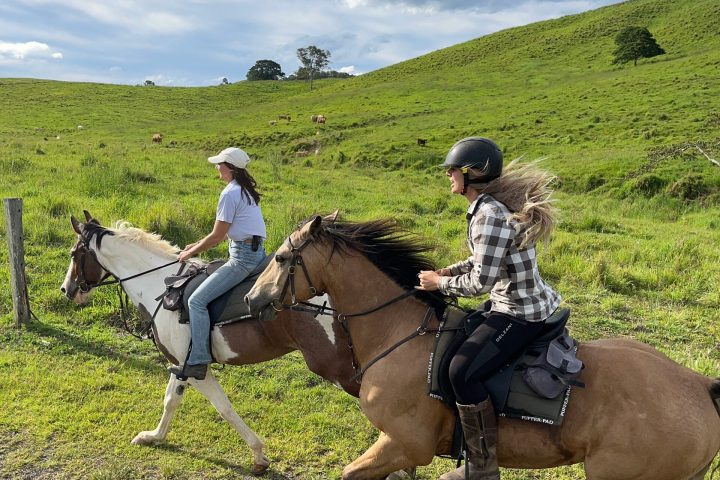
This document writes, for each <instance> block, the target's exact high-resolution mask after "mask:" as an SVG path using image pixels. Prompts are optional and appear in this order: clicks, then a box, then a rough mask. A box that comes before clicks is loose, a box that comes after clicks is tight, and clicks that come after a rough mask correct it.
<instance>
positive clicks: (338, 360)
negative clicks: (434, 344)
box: [61, 211, 360, 474]
mask: <svg viewBox="0 0 720 480" xmlns="http://www.w3.org/2000/svg"><path fill="white" fill-rule="evenodd" d="M85 218H86V223H79V222H78V221H77V220H75V218H72V219H71V222H72V226H73V229H74V230H75V232H76V233H77V234H78V241H77V243H76V244H75V246H74V247H73V249H72V251H71V261H70V265H69V267H68V271H67V274H66V276H65V280H64V282H63V284H62V287H61V291H62V292H63V293H64V294H65V295H66V296H67V297H68V298H70V299H71V300H74V301H75V302H76V303H79V304H83V303H85V302H86V300H87V298H88V295H89V292H90V291H91V290H92V289H93V288H95V287H97V286H99V285H101V284H103V283H104V279H105V278H106V277H107V276H108V275H110V274H111V275H113V276H115V277H116V278H118V279H120V280H121V285H122V287H123V288H124V289H125V291H126V293H127V295H128V297H129V298H130V299H131V300H132V302H133V303H134V304H135V305H136V306H137V308H138V310H139V311H140V312H141V314H142V315H143V316H144V317H145V320H146V321H148V322H149V321H151V318H150V317H152V314H151V313H150V312H156V314H155V316H154V319H153V320H152V323H151V326H152V334H153V337H154V340H155V342H156V344H157V346H158V348H159V350H160V351H161V352H162V353H163V355H164V356H165V358H167V360H168V361H170V362H171V363H173V364H176V365H177V364H178V363H181V361H182V359H184V358H185V355H186V353H187V349H188V345H189V342H190V327H189V325H188V324H180V323H179V312H177V311H174V312H173V311H169V310H165V309H163V308H157V307H158V300H156V299H155V298H156V297H157V296H158V294H160V293H162V292H163V291H164V289H165V285H164V283H163V279H164V278H165V277H166V276H169V275H171V274H174V273H175V272H176V271H177V269H178V265H177V264H176V263H177V262H174V260H176V256H177V253H178V251H179V249H178V248H176V247H174V246H172V245H171V244H170V243H168V242H167V241H164V240H162V239H160V237H159V236H158V235H155V234H151V233H147V232H144V231H143V230H140V229H138V228H133V227H129V226H128V225H126V224H121V225H119V227H118V228H105V227H102V226H100V224H99V223H98V222H97V221H96V220H94V219H93V218H92V216H91V215H90V214H89V213H88V212H87V211H86V212H85ZM101 245H102V248H101ZM193 261H195V260H193ZM158 266H160V267H162V268H159V269H157V267H158ZM136 275H137V276H136ZM128 277H133V278H128ZM123 279H126V280H124V281H123ZM156 309H157V310H156ZM212 347H213V357H214V358H215V359H216V361H217V362H219V363H225V364H230V365H246V364H250V363H258V362H264V361H267V360H271V359H273V358H277V357H280V356H282V355H285V354H286V353H289V352H291V351H293V350H300V351H301V353H302V355H303V357H304V358H305V362H306V363H307V365H308V367H309V368H310V370H312V371H313V372H314V373H316V374H318V375H320V376H321V377H323V378H325V379H326V380H328V381H330V382H332V383H334V384H335V385H337V386H338V387H341V388H342V389H344V390H345V391H346V392H347V393H349V394H351V395H353V396H355V397H357V396H358V391H359V387H360V385H359V383H357V382H356V381H354V380H353V379H352V377H353V374H354V371H353V368H352V365H351V363H352V355H351V354H350V351H349V349H348V347H347V342H346V338H345V333H344V332H343V331H342V330H341V329H340V326H339V325H338V324H337V322H335V321H333V318H332V317H331V316H328V315H323V316H318V317H317V318H315V317H314V316H313V315H310V314H309V313H305V312H297V311H296V312H291V311H287V312H283V313H281V314H278V315H277V316H276V317H275V318H274V319H272V320H270V321H263V322H261V321H259V320H258V319H257V318H255V319H249V320H243V321H239V322H234V323H229V324H225V325H222V326H220V327H216V328H214V329H213V331H212ZM188 383H189V384H190V385H192V386H194V387H195V388H197V389H198V390H199V391H200V392H201V393H202V394H203V395H204V396H205V397H206V398H207V399H208V400H210V402H211V403H212V404H213V406H215V408H216V409H217V410H218V412H219V413H220V415H222V417H223V418H224V419H225V420H227V421H228V423H230V424H231V425H232V426H233V427H234V428H235V430H237V432H238V433H239V434H240V435H241V436H242V438H243V440H245V442H246V443H247V444H248V446H249V447H250V449H251V450H252V454H253V462H254V464H253V467H252V472H253V473H255V474H259V473H262V472H264V471H265V470H266V469H267V468H268V466H269V464H270V461H269V460H268V458H267V457H266V456H265V454H264V444H263V442H262V440H260V438H258V436H257V435H256V434H255V433H254V432H253V431H252V430H251V429H250V428H249V427H248V426H247V425H246V424H245V422H244V421H243V420H242V419H241V418H240V416H239V415H238V414H237V413H236V412H235V410H234V409H233V407H232V405H231V404H230V401H229V400H228V398H227V395H226V394H225V392H224V391H223V389H222V387H221V386H220V384H219V383H218V381H217V379H215V377H214V376H213V375H212V371H211V370H210V371H208V374H207V376H206V377H205V379H204V380H201V381H200V380H196V379H194V378H190V379H188V380H187V381H181V380H178V379H177V378H175V376H174V375H170V379H169V381H168V384H167V388H166V390H165V401H164V410H163V415H162V418H161V419H160V422H159V424H158V426H157V427H156V428H155V429H154V430H152V431H145V432H140V433H138V434H137V436H135V438H134V439H133V440H132V443H134V444H138V445H148V444H155V443H161V442H163V441H164V440H165V438H166V436H167V434H168V431H169V430H170V422H171V420H172V417H173V415H174V413H175V411H176V410H177V408H178V406H179V405H180V402H181V401H182V392H183V390H184V388H185V386H186V385H187V384H188Z"/></svg>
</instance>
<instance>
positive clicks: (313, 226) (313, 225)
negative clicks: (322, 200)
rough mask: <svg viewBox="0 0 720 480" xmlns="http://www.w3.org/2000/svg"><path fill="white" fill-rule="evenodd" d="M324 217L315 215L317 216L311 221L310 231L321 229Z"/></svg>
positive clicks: (312, 232)
mask: <svg viewBox="0 0 720 480" xmlns="http://www.w3.org/2000/svg"><path fill="white" fill-rule="evenodd" d="M322 220H323V219H322V217H321V216H320V215H315V218H313V219H312V222H310V233H311V234H314V233H315V232H317V231H318V230H319V229H320V226H321V225H322Z"/></svg>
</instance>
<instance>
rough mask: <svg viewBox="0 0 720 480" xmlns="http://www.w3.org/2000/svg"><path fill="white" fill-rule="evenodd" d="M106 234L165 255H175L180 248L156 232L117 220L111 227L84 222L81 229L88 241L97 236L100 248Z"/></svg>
mask: <svg viewBox="0 0 720 480" xmlns="http://www.w3.org/2000/svg"><path fill="white" fill-rule="evenodd" d="M106 235H111V236H115V237H117V238H122V239H125V240H128V241H131V242H135V243H138V244H140V245H143V246H146V247H148V248H151V249H154V250H158V251H160V252H162V253H165V254H167V255H177V253H178V252H179V251H180V248H178V247H177V246H175V245H173V244H171V243H170V242H168V241H167V240H164V239H163V238H162V237H161V236H160V235H159V234H157V233H150V232H146V231H145V230H142V229H140V228H137V227H133V226H132V225H131V224H130V223H129V222H126V221H124V220H118V221H117V222H115V226H114V227H113V228H109V227H103V226H101V225H98V224H96V223H86V224H85V226H84V230H83V236H85V238H86V239H87V240H88V241H90V240H92V238H93V237H95V236H97V245H98V248H100V244H101V242H102V239H103V237H105V236H106Z"/></svg>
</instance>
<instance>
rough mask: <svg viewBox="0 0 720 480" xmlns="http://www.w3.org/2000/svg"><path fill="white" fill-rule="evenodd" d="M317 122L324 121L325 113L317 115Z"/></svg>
mask: <svg viewBox="0 0 720 480" xmlns="http://www.w3.org/2000/svg"><path fill="white" fill-rule="evenodd" d="M317 123H325V115H318V117H317Z"/></svg>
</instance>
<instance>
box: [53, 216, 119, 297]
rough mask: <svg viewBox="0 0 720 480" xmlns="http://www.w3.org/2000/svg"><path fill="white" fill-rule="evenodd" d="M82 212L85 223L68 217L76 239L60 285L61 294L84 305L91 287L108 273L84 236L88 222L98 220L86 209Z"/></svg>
mask: <svg viewBox="0 0 720 480" xmlns="http://www.w3.org/2000/svg"><path fill="white" fill-rule="evenodd" d="M83 212H84V214H85V223H80V222H78V221H77V220H76V219H75V217H74V216H71V217H70V223H71V224H72V227H73V230H74V231H75V233H77V235H78V239H77V242H76V243H75V245H74V246H73V247H72V249H71V250H70V265H69V266H68V269H67V273H66V274H65V280H64V281H63V283H62V285H61V286H60V291H61V292H62V293H63V295H65V296H66V297H68V298H69V299H70V300H73V301H74V302H75V303H76V304H78V305H85V304H86V303H87V302H88V299H89V298H90V292H91V291H92V289H93V288H94V287H95V286H96V285H98V284H99V283H100V282H102V281H103V280H104V279H105V278H107V276H108V275H110V274H109V272H107V271H106V270H105V269H104V268H103V267H102V265H100V262H99V261H98V259H97V257H96V256H95V252H93V251H92V250H91V248H90V245H89V242H88V241H87V238H86V237H85V236H84V232H85V231H86V229H87V225H88V224H94V225H97V226H99V225H100V222H98V221H97V220H96V219H95V218H93V217H92V215H90V213H89V212H88V211H87V210H83Z"/></svg>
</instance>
